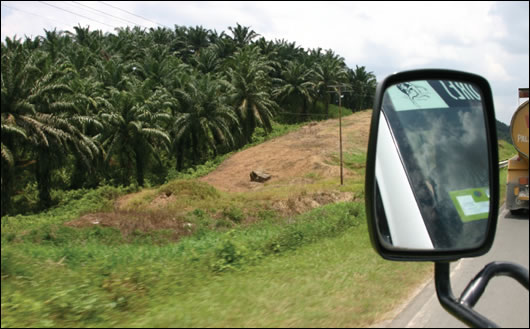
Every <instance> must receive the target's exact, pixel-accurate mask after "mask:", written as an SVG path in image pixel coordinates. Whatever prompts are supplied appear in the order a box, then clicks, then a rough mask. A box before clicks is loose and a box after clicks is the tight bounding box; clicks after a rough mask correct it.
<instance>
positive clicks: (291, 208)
mask: <svg viewBox="0 0 530 329" xmlns="http://www.w3.org/2000/svg"><path fill="white" fill-rule="evenodd" d="M346 201H354V194H353V192H336V191H331V192H330V191H323V192H317V193H313V194H311V195H295V196H292V197H289V198H288V199H287V200H286V201H284V200H279V201H276V202H274V203H273V205H272V208H273V209H275V210H277V211H279V212H280V213H281V214H283V215H284V216H294V215H299V214H302V213H304V212H307V211H309V210H311V209H315V208H318V207H320V206H323V205H326V204H329V203H335V202H346Z"/></svg>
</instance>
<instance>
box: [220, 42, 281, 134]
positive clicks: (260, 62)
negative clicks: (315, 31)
mask: <svg viewBox="0 0 530 329" xmlns="http://www.w3.org/2000/svg"><path fill="white" fill-rule="evenodd" d="M273 65H274V63H272V62H271V61H269V60H267V59H266V58H265V57H264V56H262V55H261V54H260V50H259V48H258V47H246V48H244V49H241V50H240V51H238V52H237V53H236V54H235V55H234V56H233V57H232V61H231V66H230V67H229V68H228V71H227V77H228V81H229V85H228V88H229V90H228V93H229V97H230V102H231V104H232V105H233V106H234V108H235V109H236V114H237V116H238V118H239V122H240V124H241V126H242V130H243V137H244V141H245V142H247V143H249V142H251V139H252V134H253V133H254V130H255V128H256V127H258V126H262V127H263V128H264V129H265V131H267V132H268V131H270V130H271V129H272V124H271V122H272V117H273V113H274V112H275V111H276V109H277V108H278V104H277V103H276V102H275V101H274V99H273V97H272V79H271V78H270V77H269V73H270V72H271V71H272V70H273Z"/></svg>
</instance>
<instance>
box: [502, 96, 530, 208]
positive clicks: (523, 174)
mask: <svg viewBox="0 0 530 329" xmlns="http://www.w3.org/2000/svg"><path fill="white" fill-rule="evenodd" d="M525 96H526V97H528V88H525V89H520V90H519V97H520V98H521V97H525ZM528 126H529V124H528V100H527V101H526V102H524V103H523V104H521V105H519V107H518V108H517V110H516V111H515V113H514V115H513V117H512V121H511V124H510V134H511V136H512V141H513V145H514V146H515V149H516V150H517V152H518V154H517V155H516V156H514V157H513V158H511V159H510V160H508V176H507V180H506V209H508V210H510V212H512V213H521V212H523V211H526V212H528V209H529V206H528Z"/></svg>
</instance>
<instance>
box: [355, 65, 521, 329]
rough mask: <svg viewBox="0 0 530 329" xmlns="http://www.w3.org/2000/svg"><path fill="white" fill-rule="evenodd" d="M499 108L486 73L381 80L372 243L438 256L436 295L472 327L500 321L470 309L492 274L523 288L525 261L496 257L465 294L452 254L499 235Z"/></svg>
mask: <svg viewBox="0 0 530 329" xmlns="http://www.w3.org/2000/svg"><path fill="white" fill-rule="evenodd" d="M495 122H496V120H495V113H494V107H493V97H492V93H491V88H490V86H489V83H488V82H487V80H486V79H484V78H482V77H480V76H478V75H474V74H471V73H466V72H460V71H452V70H437V69H429V70H415V71H406V72H400V73H396V74H393V75H390V76H389V77H387V78H386V79H384V80H383V81H382V82H381V83H380V84H379V85H378V87H377V91H376V95H375V101H374V108H373V114H372V122H371V127H370V138H369V143H368V153H367V160H366V181H365V192H366V218H367V223H368V231H369V234H370V240H371V242H372V246H373V247H374V249H375V250H376V252H377V253H378V254H379V255H380V256H381V257H383V258H385V259H387V260H393V261H433V262H435V286H436V292H437V295H438V300H439V301H440V303H441V304H442V306H443V307H444V308H445V309H446V310H447V311H448V312H450V313H451V314H452V315H454V316H455V317H457V318H458V319H460V320H461V321H463V322H464V323H466V324H468V325H470V326H478V327H495V326H497V325H496V324H495V323H493V322H491V321H490V320H488V319H487V318H486V317H484V316H483V315H481V314H479V313H477V312H476V311H475V310H474V309H473V307H474V306H475V304H476V303H477V301H478V300H479V298H480V297H481V295H482V293H483V292H484V290H485V288H486V285H487V284H488V282H489V281H490V279H491V278H493V277H494V276H498V275H507V276H510V277H512V278H514V279H515V280H517V281H518V282H519V283H521V284H522V285H523V286H524V287H526V289H528V286H529V277H528V269H526V268H524V267H522V266H520V265H518V264H513V263H508V262H492V263H490V264H488V265H486V266H485V267H484V269H483V270H482V271H480V272H479V273H478V274H477V276H476V277H475V278H474V279H473V280H472V281H471V282H470V283H469V284H468V286H467V287H466V289H465V290H464V291H463V293H462V294H461V295H460V297H459V298H455V296H454V295H453V292H452V289H451V281H450V271H449V269H450V266H449V265H450V262H453V261H456V260H458V259H460V258H463V257H477V256H481V255H483V254H485V253H487V252H488V251H489V250H490V248H491V246H492V244H493V240H494V237H495V231H496V226H497V215H498V208H499V199H498V197H499V170H498V150H497V134H496V125H495Z"/></svg>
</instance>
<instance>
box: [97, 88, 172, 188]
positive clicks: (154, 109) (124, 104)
mask: <svg viewBox="0 0 530 329" xmlns="http://www.w3.org/2000/svg"><path fill="white" fill-rule="evenodd" d="M163 93H164V91H163V90H156V91H155V92H152V87H151V86H150V85H149V81H144V82H143V83H142V82H140V81H134V82H133V83H132V88H131V89H130V90H118V89H115V88H112V89H111V95H110V97H111V101H110V103H111V104H112V109H111V110H110V111H109V112H104V113H102V114H101V118H102V119H103V121H104V122H106V123H107V125H108V126H107V128H106V129H105V132H104V133H103V134H102V135H101V140H102V145H103V147H104V149H105V151H106V157H105V160H106V162H107V163H108V162H110V160H111V159H112V157H113V156H114V155H115V156H116V157H117V158H118V163H119V166H120V168H121V169H122V173H121V183H122V184H128V182H129V177H130V176H131V173H132V171H133V168H132V167H131V164H135V168H134V169H135V170H136V181H137V183H138V185H139V186H143V185H144V177H145V170H146V167H147V165H148V164H149V160H150V159H151V156H155V157H156V156H157V151H156V150H157V149H161V148H162V149H163V148H166V147H167V145H169V143H170V138H169V135H168V133H167V131H166V129H165V128H164V126H163V125H164V123H167V122H168V121H169V120H170V114H169V109H166V108H165V107H162V106H160V105H161V102H160V99H163V95H162V94H163Z"/></svg>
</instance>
